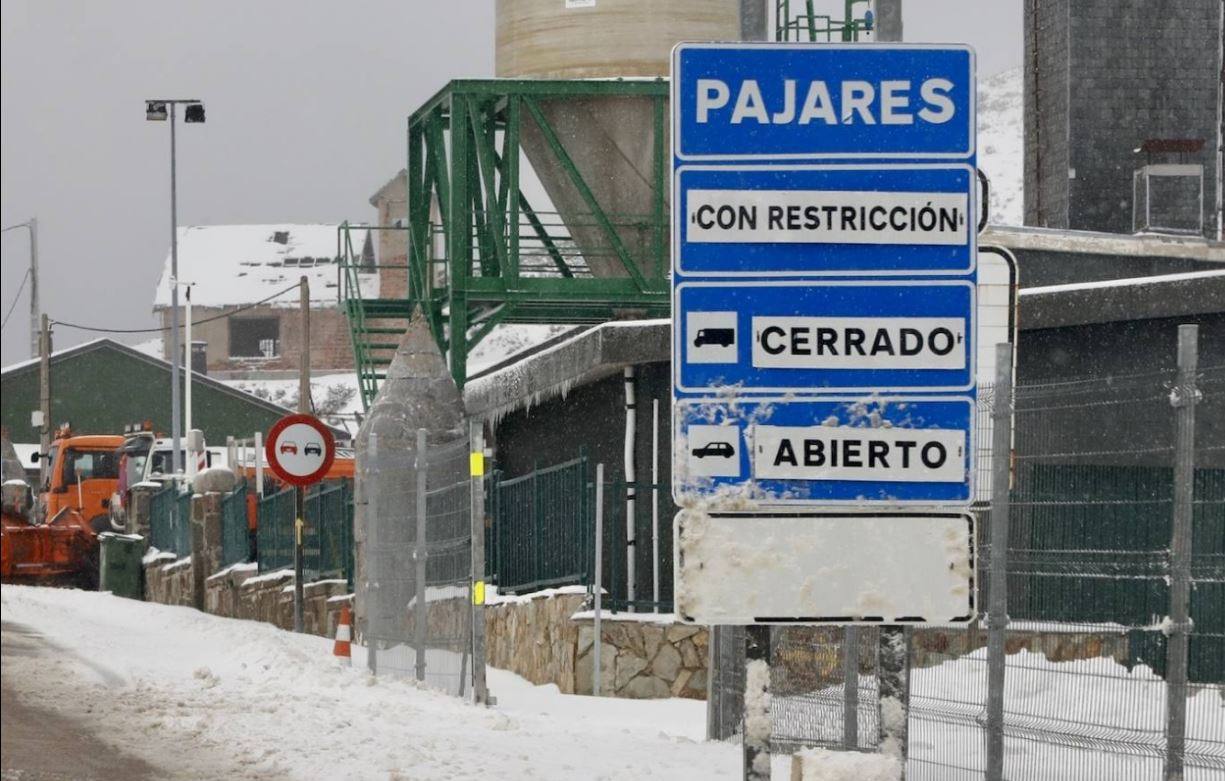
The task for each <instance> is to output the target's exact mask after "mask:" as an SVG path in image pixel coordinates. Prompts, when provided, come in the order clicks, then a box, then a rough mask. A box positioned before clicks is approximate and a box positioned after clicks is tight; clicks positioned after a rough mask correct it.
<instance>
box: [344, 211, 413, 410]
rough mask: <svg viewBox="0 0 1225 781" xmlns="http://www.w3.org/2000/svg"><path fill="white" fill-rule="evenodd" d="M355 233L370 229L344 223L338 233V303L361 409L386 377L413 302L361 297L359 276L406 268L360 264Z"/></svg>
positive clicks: (368, 405)
mask: <svg viewBox="0 0 1225 781" xmlns="http://www.w3.org/2000/svg"><path fill="white" fill-rule="evenodd" d="M356 230H360V231H369V230H370V227H369V226H365V225H363V226H350V225H349V224H348V223H347V222H346V223H344V224H342V225H341V226H340V230H339V241H340V253H339V256H340V275H341V280H340V300H341V303H342V305H343V306H344V311H345V316H346V317H347V318H348V321H349V336H350V339H351V341H352V344H353V359H354V368H355V369H356V372H357V382H358V390H359V392H360V394H361V399H362V407H363V408H364V409H370V405H371V403H373V402H374V397H375V395H376V394H377V393H378V389H379V383H380V382H381V381H382V380H384V379H386V377H387V367H388V366H389V365H390V364H391V359H392V356H393V355H394V354H395V351H396V348H397V347H398V346H399V344H400V338H401V337H402V336H403V335H404V332H405V331H406V330H407V328H408V321H409V318H410V317H412V311H413V303H412V301H411V300H410V299H408V298H367V297H366V296H365V295H364V293H363V290H362V276H363V273H368V272H370V271H373V272H375V273H377V272H379V271H380V270H382V269H383V268H389V269H404V268H406V266H405V265H400V266H377V265H375V266H371V265H370V264H369V263H366V262H364V260H365V259H364V258H362V257H361V256H360V250H358V251H357V252H355V251H354V247H353V241H352V234H353V232H354V231H356ZM386 230H397V229H395V228H386ZM398 230H404V229H403V228H400V229H398ZM367 292H368V291H367Z"/></svg>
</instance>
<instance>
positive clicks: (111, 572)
mask: <svg viewBox="0 0 1225 781" xmlns="http://www.w3.org/2000/svg"><path fill="white" fill-rule="evenodd" d="M98 547H99V549H100V552H99V557H98V569H99V572H98V590H99V591H109V592H111V593H112V594H114V595H115V596H117V597H127V598H128V599H144V598H145V592H144V588H143V584H142V582H141V581H142V578H143V577H144V572H145V570H144V567H143V566H142V565H141V563H140V560H141V559H142V558H143V557H144V553H145V538H144V537H141V536H140V535H139V534H115V533H114V532H103V533H102V534H99V535H98Z"/></svg>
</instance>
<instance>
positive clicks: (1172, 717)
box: [1165, 325, 1200, 781]
mask: <svg viewBox="0 0 1225 781" xmlns="http://www.w3.org/2000/svg"><path fill="white" fill-rule="evenodd" d="M1198 364H1199V327H1198V326H1195V325H1180V326H1178V385H1177V387H1175V388H1174V392H1173V393H1171V394H1170V403H1171V404H1172V405H1174V528H1173V534H1172V537H1171V540H1170V628H1169V638H1170V639H1169V641H1168V643H1167V645H1166V680H1165V682H1166V718H1167V723H1166V750H1165V752H1166V753H1165V779H1166V781H1182V779H1183V762H1184V753H1185V751H1186V742H1187V645H1188V642H1189V640H1190V634H1191V514H1192V503H1191V502H1192V498H1193V495H1194V477H1195V405H1196V402H1198V401H1199V396H1200V393H1199V390H1198V389H1197V388H1196V387H1195V372H1196V370H1197V369H1198Z"/></svg>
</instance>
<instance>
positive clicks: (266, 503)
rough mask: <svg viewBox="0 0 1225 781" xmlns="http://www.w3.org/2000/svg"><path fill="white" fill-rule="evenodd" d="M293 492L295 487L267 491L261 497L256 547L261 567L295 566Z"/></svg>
mask: <svg viewBox="0 0 1225 781" xmlns="http://www.w3.org/2000/svg"><path fill="white" fill-rule="evenodd" d="M293 521H294V492H293V489H292V488H289V489H286V490H284V491H279V492H277V493H275V494H266V495H265V496H264V497H263V498H261V499H260V500H259V527H258V531H257V532H256V538H257V539H256V542H257V544H256V548H257V550H258V551H259V571H260V572H269V571H271V570H274V569H281V568H282V567H292V566H293V546H294V536H293Z"/></svg>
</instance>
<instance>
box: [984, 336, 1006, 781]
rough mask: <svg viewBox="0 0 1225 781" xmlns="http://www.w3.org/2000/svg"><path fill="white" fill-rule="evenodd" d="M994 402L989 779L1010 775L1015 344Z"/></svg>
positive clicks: (1000, 357)
mask: <svg viewBox="0 0 1225 781" xmlns="http://www.w3.org/2000/svg"><path fill="white" fill-rule="evenodd" d="M994 393H995V397H994V399H993V401H992V405H991V426H992V429H991V531H990V534H989V535H988V537H987V539H988V540H989V541H990V548H989V550H990V559H989V561H988V566H989V567H990V574H989V575H988V578H989V585H988V598H989V599H990V605H988V608H987V779H988V781H1000V780H1001V779H1002V778H1003V777H1004V671H1005V669H1006V667H1007V659H1006V657H1005V654H1004V641H1005V639H1007V635H1008V513H1009V508H1010V505H1009V494H1008V491H1009V487H1010V486H1009V482H1010V478H1011V460H1012V458H1011V456H1012V345H1011V344H1009V343H1007V342H1004V343H1002V344H997V345H996V346H995V390H994Z"/></svg>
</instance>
